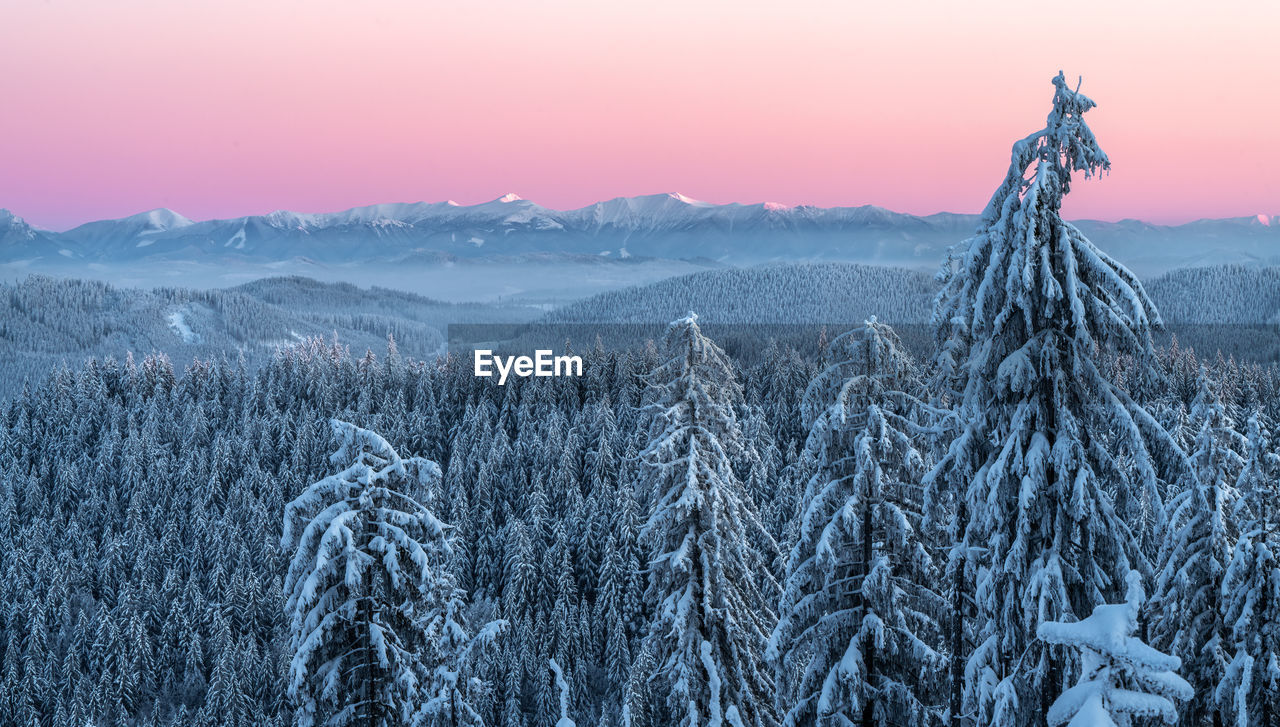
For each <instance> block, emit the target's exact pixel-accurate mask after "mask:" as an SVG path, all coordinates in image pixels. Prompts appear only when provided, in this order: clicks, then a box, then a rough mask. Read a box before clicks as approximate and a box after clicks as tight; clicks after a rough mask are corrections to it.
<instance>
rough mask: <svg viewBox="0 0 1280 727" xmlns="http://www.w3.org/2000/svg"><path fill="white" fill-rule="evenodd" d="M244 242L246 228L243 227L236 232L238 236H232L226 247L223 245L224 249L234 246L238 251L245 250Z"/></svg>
mask: <svg viewBox="0 0 1280 727" xmlns="http://www.w3.org/2000/svg"><path fill="white" fill-rule="evenodd" d="M244 241H245V234H244V228H243V227H241V228H240V229H239V230H238V231H236V234H234V235H232V236H231V239H230V240H227V242H226V244H225V245H223V247H232V246H234V247H235V249H237V250H243V249H244Z"/></svg>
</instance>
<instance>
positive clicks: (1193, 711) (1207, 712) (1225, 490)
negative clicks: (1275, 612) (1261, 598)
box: [1149, 371, 1244, 725]
mask: <svg viewBox="0 0 1280 727" xmlns="http://www.w3.org/2000/svg"><path fill="white" fill-rule="evenodd" d="M1191 421H1192V423H1194V424H1195V425H1196V426H1197V434H1196V438H1195V443H1194V450H1193V451H1192V452H1191V463H1192V466H1193V472H1192V475H1191V482H1190V483H1189V486H1187V487H1186V488H1185V489H1184V490H1183V491H1182V492H1180V493H1178V494H1177V495H1176V496H1175V497H1174V498H1173V499H1172V500H1170V502H1169V518H1168V521H1169V527H1168V531H1167V535H1166V539H1165V543H1164V547H1163V548H1162V549H1161V553H1160V568H1159V572H1158V573H1157V576H1156V593H1155V596H1154V598H1153V599H1152V602H1151V603H1150V604H1149V608H1150V609H1151V611H1152V618H1151V643H1152V644H1153V645H1154V646H1155V647H1156V648H1158V649H1162V650H1164V651H1167V652H1169V653H1170V654H1173V655H1174V656H1177V657H1179V658H1180V659H1182V664H1183V671H1182V673H1183V675H1184V676H1185V677H1186V678H1187V681H1188V682H1190V683H1191V686H1192V688H1193V689H1195V696H1194V697H1193V698H1192V699H1191V700H1189V701H1188V702H1187V703H1186V704H1184V705H1182V719H1183V722H1184V723H1185V724H1191V725H1200V724H1206V723H1208V722H1210V721H1213V722H1214V723H1218V724H1220V717H1221V715H1220V714H1215V713H1216V712H1217V711H1218V710H1217V707H1216V705H1215V703H1214V691H1215V690H1216V689H1217V687H1218V685H1219V684H1220V683H1221V682H1222V680H1223V678H1224V677H1225V676H1226V670H1227V661H1228V660H1229V659H1230V655H1229V653H1228V645H1227V639H1228V637H1229V633H1228V628H1229V625H1228V624H1227V623H1226V620H1225V617H1224V614H1225V610H1226V609H1225V604H1223V602H1222V595H1223V584H1224V579H1225V575H1226V570H1227V564H1228V562H1229V561H1230V560H1231V553H1232V550H1233V549H1234V547H1235V538H1236V533H1237V529H1236V527H1235V519H1234V516H1233V511H1234V506H1235V503H1236V499H1237V496H1236V489H1235V481H1236V478H1237V477H1238V476H1239V473H1240V471H1241V468H1242V466H1243V459H1242V458H1241V456H1240V454H1239V452H1240V451H1241V450H1243V444H1244V443H1243V441H1242V440H1243V438H1242V437H1241V436H1240V434H1239V433H1238V432H1236V431H1235V429H1234V424H1233V423H1232V421H1231V420H1230V418H1228V417H1227V414H1226V409H1225V407H1224V406H1223V404H1222V401H1221V399H1219V398H1218V395H1217V393H1216V392H1214V391H1213V389H1212V388H1211V387H1210V385H1209V381H1208V375H1207V374H1206V373H1205V372H1203V371H1202V372H1201V381H1200V391H1199V393H1198V394H1197V395H1196V399H1195V402H1194V404H1193V405H1192V408H1191Z"/></svg>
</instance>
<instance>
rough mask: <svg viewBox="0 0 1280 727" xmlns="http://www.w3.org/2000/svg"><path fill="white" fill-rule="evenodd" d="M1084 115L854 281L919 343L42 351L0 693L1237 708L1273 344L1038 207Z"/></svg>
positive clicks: (1155, 713)
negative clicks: (924, 242)
mask: <svg viewBox="0 0 1280 727" xmlns="http://www.w3.org/2000/svg"><path fill="white" fill-rule="evenodd" d="M1092 106H1093V102H1092V101H1090V100H1089V99H1088V98H1087V97H1085V96H1083V95H1081V94H1080V93H1079V92H1078V90H1074V89H1073V87H1072V86H1071V85H1069V84H1068V83H1067V82H1066V81H1065V79H1064V78H1063V76H1062V75H1061V74H1060V75H1059V76H1058V77H1057V78H1056V79H1055V80H1054V99H1053V107H1052V110H1051V112H1050V114H1049V116H1048V119H1047V123H1046V125H1045V127H1044V128H1043V129H1041V130H1039V131H1036V132H1035V133H1032V134H1031V135H1029V136H1027V137H1026V138H1024V139H1022V140H1020V141H1018V142H1017V143H1016V144H1015V145H1014V148H1013V154H1012V159H1011V164H1010V168H1009V172H1008V174H1007V176H1006V178H1005V180H1004V182H1003V183H1002V184H1001V185H1000V186H999V188H998V189H997V190H996V192H995V194H994V195H993V196H992V199H991V202H990V204H989V205H988V207H987V209H986V210H985V212H984V214H983V216H982V221H981V226H980V228H979V229H978V230H977V232H976V234H975V235H974V236H973V237H972V238H970V239H968V240H965V241H963V242H961V243H960V244H958V245H957V246H956V247H955V248H954V249H953V250H952V252H951V254H950V257H949V258H948V259H947V260H946V261H944V263H943V265H942V268H941V272H940V274H939V276H938V279H937V281H936V282H934V283H932V284H928V283H927V282H922V281H920V280H918V279H916V278H918V277H919V276H916V275H915V274H910V273H902V276H904V277H910V278H912V281H911V286H910V287H907V288H899V289H897V290H895V291H886V292H883V294H882V295H881V297H880V298H876V299H874V300H878V301H883V302H885V304H886V305H898V306H905V307H910V306H918V305H919V299H920V297H921V295H923V294H924V293H928V294H930V295H932V296H933V305H932V310H933V312H932V323H931V331H932V336H933V343H932V346H931V348H930V350H929V351H928V353H927V355H923V356H922V355H918V354H917V353H913V351H912V350H911V347H909V346H906V345H904V344H903V340H902V338H901V337H900V336H899V334H898V332H896V331H895V330H894V328H893V327H891V326H890V325H888V324H886V323H884V322H883V321H882V320H881V319H878V318H876V317H875V315H874V314H875V313H876V311H875V310H870V311H867V316H866V321H865V322H864V323H860V324H858V325H854V326H851V327H850V328H849V330H847V331H843V332H842V331H830V332H829V334H830V340H827V333H821V334H819V335H821V336H822V340H821V341H820V343H821V345H815V346H814V347H813V348H814V350H815V351H820V353H814V354H809V353H802V352H800V351H798V350H796V349H795V348H792V347H790V346H788V345H783V344H779V343H778V342H777V341H764V340H761V341H759V342H758V343H759V346H758V348H759V351H757V352H755V353H756V355H754V356H751V357H742V358H741V359H739V360H735V358H734V357H733V356H731V355H730V354H728V353H726V352H725V350H724V349H723V348H721V347H720V346H719V345H717V342H716V341H715V340H714V339H713V338H712V337H710V336H709V335H708V334H707V333H706V332H705V331H704V329H703V326H702V324H701V323H700V322H699V319H698V317H697V316H696V315H693V314H688V315H681V316H679V317H676V320H675V321H674V322H672V323H671V324H670V325H669V326H668V327H667V328H666V332H665V335H663V336H662V337H660V338H657V339H655V340H649V341H643V342H636V344H635V345H634V346H631V347H625V348H606V347H603V346H592V345H591V344H590V343H587V344H585V345H582V346H580V347H579V348H578V349H577V350H576V351H574V352H575V353H577V354H579V355H581V356H582V357H583V358H584V361H585V366H584V375H583V376H582V377H580V378H579V377H563V378H544V379H522V378H513V379H511V380H509V381H508V382H507V383H506V385H504V386H498V385H496V383H495V382H494V381H493V380H492V379H485V378H477V377H475V376H474V375H473V371H472V362H471V361H470V360H469V359H468V358H466V357H460V356H455V355H450V356H445V357H440V358H434V357H426V358H419V357H417V356H407V355H402V354H401V352H400V351H399V349H398V346H399V341H400V338H401V336H398V335H395V332H394V331H393V332H392V333H393V335H391V336H389V337H387V339H386V344H385V346H383V347H381V348H380V350H379V353H378V354H377V355H374V354H373V353H368V352H365V351H364V350H363V349H362V348H355V349H353V348H351V347H349V346H347V345H342V344H339V343H337V342H330V341H328V340H327V339H324V338H321V337H319V336H314V337H312V336H305V337H303V340H301V341H299V342H297V343H293V344H290V345H285V346H280V347H279V348H278V349H277V350H276V352H275V353H274V355H272V356H270V357H265V358H264V359H263V361H262V362H261V363H260V365H250V364H249V363H248V362H247V361H246V360H244V359H238V360H230V359H228V358H227V357H221V358H213V359H212V360H202V359H197V360H195V361H194V362H192V363H191V364H190V365H187V366H185V367H183V368H182V369H181V370H179V369H177V368H175V367H174V365H173V364H172V363H171V361H170V359H169V358H168V357H166V356H163V355H155V356H146V357H139V358H138V359H136V360H135V359H133V358H129V359H126V360H124V361H119V360H116V359H113V358H106V359H91V360H89V361H88V362H86V363H84V364H83V365H81V366H77V367H75V368H72V367H69V366H63V367H61V368H59V369H57V370H54V371H53V372H52V373H51V374H50V375H49V376H48V377H46V378H45V379H44V380H43V381H42V382H41V383H39V384H37V385H32V386H29V387H27V389H26V390H24V391H23V392H22V393H21V394H19V395H17V396H15V397H14V398H12V399H11V400H10V401H8V402H7V403H5V404H4V405H3V410H2V411H0V553H2V554H3V555H2V556H0V724H5V725H9V724H12V725H21V726H22V727H36V726H39V727H83V726H85V725H93V726H94V727H135V726H146V727H158V726H161V725H164V726H168V725H174V726H177V725H183V726H185V725H196V726H199V727H206V726H213V725H218V726H220V727H221V726H226V727H239V726H244V725H280V726H282V727H283V726H284V725H295V724H296V725H302V726H303V727H310V726H311V725H317V726H318V725H370V726H371V727H372V726H374V725H386V726H387V727H390V726H391V725H432V726H436V725H441V726H443V725H449V726H450V727H455V726H457V725H467V726H469V727H475V726H479V725H491V726H494V727H553V726H554V727H573V726H574V725H583V726H586V725H593V726H594V725H600V726H602V727H604V726H608V727H621V726H623V725H626V726H627V727H674V726H676V725H679V726H680V727H704V726H710V727H783V726H785V727H803V726H807V725H820V726H822V727H848V726H851V725H863V726H864V727H872V726H873V725H874V726H877V727H879V726H883V727H941V726H942V725H948V726H950V727H988V726H992V725H998V726H1000V727H1021V726H1023V725H1045V724H1047V725H1049V726H1051V727H1056V725H1066V724H1069V725H1071V727H1084V726H1085V725H1089V726H1099V727H1106V726H1108V725H1115V726H1117V727H1136V726H1137V725H1146V724H1151V725H1154V724H1159V723H1165V724H1173V723H1175V722H1176V723H1177V724H1181V725H1192V726H1194V727H1208V726H1210V725H1212V726H1213V727H1218V726H1219V725H1237V726H1238V727H1248V726H1250V725H1254V726H1261V727H1269V726H1270V725H1276V724H1280V565H1278V564H1277V552H1278V551H1280V528H1278V527H1277V521H1278V520H1280V436H1277V434H1278V433H1280V370H1277V368H1276V367H1275V366H1274V364H1273V363H1272V362H1270V359H1269V358H1268V355H1259V356H1257V357H1253V358H1252V359H1251V360H1248V361H1246V360H1243V359H1242V358H1236V357H1234V356H1232V355H1231V354H1230V352H1228V353H1225V354H1224V353H1221V352H1220V349H1221V347H1213V348H1204V345H1203V343H1201V342H1199V341H1198V342H1197V343H1196V344H1195V345H1188V344H1187V342H1186V341H1185V340H1179V339H1178V338H1177V337H1170V336H1169V335H1168V334H1167V333H1161V331H1162V328H1163V326H1162V324H1161V317H1160V312H1159V311H1158V307H1157V305H1156V304H1155V303H1153V302H1152V296H1149V295H1148V292H1147V290H1146V289H1145V288H1144V286H1143V285H1142V284H1141V283H1140V282H1139V281H1138V280H1137V278H1136V277H1134V276H1133V275H1132V274H1130V273H1129V272H1128V271H1127V270H1125V269H1124V268H1123V267H1121V266H1120V265H1118V264H1117V263H1115V262H1114V261H1112V260H1111V259H1110V258H1109V257H1107V255H1106V254H1105V253H1104V252H1102V251H1100V250H1099V249H1098V248H1097V247H1095V246H1094V245H1093V244H1092V243H1091V242H1090V241H1089V240H1088V239H1086V238H1085V236H1084V235H1083V234H1082V233H1081V232H1080V231H1079V230H1078V229H1077V228H1076V227H1074V226H1072V225H1071V224H1069V223H1066V222H1064V221H1063V220H1062V219H1061V217H1060V214H1059V211H1060V207H1061V202H1062V198H1063V196H1064V195H1066V194H1067V193H1068V192H1069V191H1070V187H1071V185H1072V184H1073V183H1079V182H1080V181H1081V180H1083V179H1085V178H1088V177H1091V176H1093V175H1095V174H1099V173H1102V172H1105V171H1106V170H1107V168H1108V167H1109V165H1110V162H1109V160H1108V159H1107V157H1106V155H1105V154H1104V153H1103V152H1102V150H1101V148H1100V147H1099V145H1098V143H1097V142H1096V140H1095V139H1094V138H1093V135H1092V133H1091V132H1090V130H1089V128H1088V126H1087V125H1085V123H1084V121H1083V115H1084V113H1085V112H1087V111H1088V110H1089V109H1090V108H1091V107H1092ZM828 272H830V269H828ZM1236 272H1239V271H1236ZM824 274H826V273H824ZM1250 274H1256V275H1257V276H1259V277H1260V278H1265V277H1266V276H1268V275H1272V273H1268V272H1259V273H1250ZM763 275H764V276H766V278H768V277H769V276H772V278H771V280H772V282H771V283H770V285H771V286H773V287H771V288H769V291H770V293H769V294H770V295H775V296H779V297H782V296H786V295H788V292H789V291H788V286H787V280H788V278H787V274H777V275H774V274H772V273H767V272H766V273H763ZM860 275H861V274H860V273H853V274H843V276H842V275H841V274H833V275H831V278H832V280H831V285H833V286H840V285H847V286H849V288H851V289H849V290H839V289H837V290H833V291H828V294H829V295H830V296H831V297H839V296H841V295H842V294H847V295H849V296H862V295H863V291H864V290H865V289H866V288H867V287H869V283H868V282H867V281H868V280H869V278H864V277H860ZM1182 275H1183V277H1182V278H1178V279H1177V280H1178V282H1177V285H1180V286H1185V287H1184V288H1183V289H1184V290H1192V289H1196V286H1199V288H1200V289H1205V290H1212V289H1214V286H1216V285H1220V284H1221V283H1219V282H1217V281H1218V280H1220V279H1219V278H1215V277H1214V275H1215V273H1212V272H1210V273H1194V272H1188V273H1185V274H1182ZM746 277H747V278H751V276H750V275H748V276H746ZM751 279H752V280H756V281H758V280H759V277H755V278H751ZM719 280H721V281H722V282H723V283H724V287H723V290H725V291H732V290H734V289H735V288H734V285H742V284H743V283H742V282H741V281H739V282H737V283H734V281H733V278H732V277H729V278H725V277H721V278H719ZM726 281H727V282H726ZM855 282H856V283H857V285H854V283H855ZM42 284H43V283H37V284H36V285H42ZM295 284H296V285H297V286H298V287H299V288H300V289H305V288H306V287H307V285H306V284H305V283H302V282H295ZM750 284H751V285H756V283H750ZM28 285H32V284H28ZM757 287H758V286H757ZM23 290H24V289H23V288H22V287H21V286H18V287H15V288H12V289H9V290H8V295H9V296H10V297H13V296H22V295H26V294H28V293H31V291H30V290H28V291H26V292H25V293H24V292H23ZM78 290H80V291H81V292H80V293H79V295H81V296H82V297H86V298H87V299H88V303H86V304H85V305H89V306H90V307H95V306H96V307H100V302H101V300H100V299H101V297H102V296H110V295H114V294H115V293H113V292H112V291H111V290H110V289H109V288H106V287H97V286H94V285H90V284H86V285H85V286H84V287H83V288H80V289H78ZM1274 290H1275V288H1274V284H1273V287H1271V288H1269V291H1270V292H1269V294H1274ZM303 294H305V290H295V291H293V292H285V293H277V294H276V295H289V296H292V295H303ZM184 295H185V294H184ZM237 295H241V296H245V297H246V298H252V300H254V301H256V302H255V303H253V305H255V306H257V305H261V306H273V305H276V304H278V303H283V302H286V301H285V299H284V298H280V299H277V300H272V299H271V298H270V297H269V296H270V295H272V293H270V290H269V289H268V288H264V289H262V290H256V291H255V290H253V289H247V290H243V291H239V292H238V293H237ZM724 295H731V293H724ZM263 296H266V297H263ZM652 299H653V301H654V303H653V304H654V305H655V306H656V305H661V304H663V303H662V301H664V300H665V301H666V302H667V303H670V300H669V296H664V295H663V294H661V293H659V294H657V295H655V296H652ZM23 300H24V302H23V305H24V306H26V307H25V308H24V310H27V309H30V308H31V307H32V306H38V300H37V299H36V298H34V297H33V298H30V299H23ZM211 300H212V299H211ZM228 300H230V298H228ZM618 300H621V298H618V297H616V296H615V297H614V298H602V299H599V300H597V301H596V302H597V303H598V304H599V305H600V306H601V309H610V310H614V309H616V308H617V306H618V305H619V303H618V302H617V301H618ZM860 300H864V299H862V298H860ZM1230 300H1231V301H1232V302H1231V303H1230V305H1233V306H1248V305H1250V304H1254V305H1265V303H1259V301H1258V298H1257V297H1252V298H1250V297H1247V296H1241V295H1233V296H1231V297H1230ZM95 301H97V302H95ZM215 302H216V301H215ZM210 304H213V303H210ZM414 304H415V305H417V304H421V305H423V306H426V305H428V304H427V303H423V302H421V301H417V302H415V303H414ZM333 305H334V306H339V305H341V303H340V302H333ZM858 305H862V303H859V304H858ZM590 311H591V306H583V307H580V309H578V311H577V312H576V313H575V312H574V311H572V310H570V311H568V312H566V313H565V314H564V316H563V317H562V318H560V319H559V320H581V319H582V318H583V317H585V316H588V315H590ZM900 312H901V311H893V312H892V314H897V313H900ZM1193 314H1195V311H1194V310H1188V311H1187V312H1186V313H1185V315H1186V316H1187V317H1192V316H1193ZM273 315H274V313H273ZM368 315H374V314H373V313H368ZM724 315H726V319H727V320H731V319H732V316H733V315H736V312H735V311H732V310H730V311H728V312H727V313H725V314H724ZM1199 315H1201V317H1202V320H1196V321H1194V322H1197V323H1204V324H1215V323H1218V322H1219V321H1218V320H1216V319H1213V318H1212V316H1211V315H1210V314H1208V313H1205V312H1204V309H1203V308H1201V309H1200V314H1199ZM673 317H674V316H673ZM29 319H30V317H29V316H28V317H25V318H23V320H29ZM1250 322H1251V323H1254V324H1257V325H1259V326H1262V325H1263V324H1265V323H1268V322H1269V321H1268V320H1266V319H1257V320H1252V321H1250ZM377 324H378V321H377V320H375V319H372V318H371V319H369V321H366V322H363V323H362V322H360V321H355V320H354V319H353V321H352V325H353V326H354V327H355V328H358V329H360V328H363V329H367V328H368V327H369V326H370V325H377ZM55 327H56V326H55ZM708 329H709V327H708ZM35 330H36V329H31V330H28V331H27V333H24V334H23V335H24V336H27V337H28V338H29V339H31V340H32V341H34V340H36V339H38V336H37V335H36V333H34V332H33V331H35ZM367 332H368V331H367V330H366V333H367ZM67 335H69V336H70V335H71V334H70V333H68V334H67ZM1153 337H1154V338H1153ZM339 340H341V339H339ZM1203 340H1208V341H1212V340H1213V339H1212V338H1211V337H1206V338H1204V339H1203ZM817 343H819V342H818V341H815V344H817ZM1255 345H1262V344H1261V343H1259V342H1258V341H1256V340H1255ZM562 353H564V352H562Z"/></svg>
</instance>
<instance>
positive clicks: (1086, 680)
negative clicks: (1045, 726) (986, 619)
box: [1036, 571, 1191, 727]
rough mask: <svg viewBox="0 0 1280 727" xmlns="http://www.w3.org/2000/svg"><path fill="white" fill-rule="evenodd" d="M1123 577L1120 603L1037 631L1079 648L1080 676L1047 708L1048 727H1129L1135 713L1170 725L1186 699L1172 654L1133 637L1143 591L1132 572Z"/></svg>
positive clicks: (1187, 687) (1052, 640) (1050, 639)
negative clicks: (1124, 588)
mask: <svg viewBox="0 0 1280 727" xmlns="http://www.w3.org/2000/svg"><path fill="white" fill-rule="evenodd" d="M1128 581H1129V588H1128V593H1127V594H1126V597H1125V602H1124V603H1120V604H1104V605H1102V606H1097V607H1095V608H1094V609H1093V613H1092V614H1091V615H1090V616H1089V617H1088V618H1086V619H1084V620H1083V621H1073V622H1071V623H1063V622H1060V621H1047V622H1045V623H1042V624H1040V627H1039V628H1038V629H1037V631H1036V633H1037V634H1038V635H1039V637H1040V639H1042V640H1043V641H1045V642H1047V643H1050V644H1058V645H1061V646H1066V647H1070V648H1073V649H1078V650H1079V651H1080V678H1079V680H1078V681H1077V682H1076V683H1075V685H1074V686H1072V687H1071V688H1069V689H1067V690H1065V691H1063V692H1062V694H1061V695H1060V696H1059V697H1058V698H1057V699H1056V700H1054V702H1053V705H1052V706H1050V707H1049V712H1048V714H1047V715H1046V718H1047V720H1048V722H1049V725H1050V727H1057V726H1058V725H1063V724H1066V725H1069V726H1070V727H1130V725H1132V724H1133V723H1134V722H1133V719H1134V718H1135V717H1137V718H1140V719H1141V718H1153V719H1154V718H1159V719H1161V720H1163V721H1164V723H1165V724H1169V725H1172V724H1176V723H1177V721H1178V712H1177V709H1176V708H1175V704H1176V702H1178V701H1184V700H1187V699H1190V698H1191V685H1190V684H1187V682H1186V680H1185V679H1183V678H1182V677H1180V676H1178V674H1177V670H1178V668H1179V666H1181V663H1180V661H1179V659H1178V657H1176V656H1169V655H1168V654H1162V653H1160V652H1159V651H1156V650H1155V649H1153V648H1151V647H1150V646H1148V645H1146V644H1145V643H1143V642H1142V640H1141V639H1138V638H1135V637H1134V635H1133V634H1134V632H1135V631H1136V630H1137V629H1138V614H1139V611H1140V610H1141V608H1142V602H1143V600H1144V599H1145V595H1144V594H1143V592H1142V576H1141V575H1140V574H1139V573H1138V572H1137V571H1130V573H1129V575H1128Z"/></svg>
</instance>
